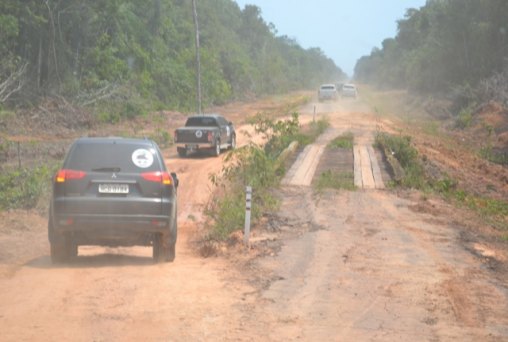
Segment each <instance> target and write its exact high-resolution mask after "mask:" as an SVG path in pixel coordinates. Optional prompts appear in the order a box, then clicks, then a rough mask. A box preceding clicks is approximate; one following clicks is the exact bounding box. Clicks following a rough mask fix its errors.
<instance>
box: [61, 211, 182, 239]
mask: <svg viewBox="0 0 508 342" xmlns="http://www.w3.org/2000/svg"><path fill="white" fill-rule="evenodd" d="M53 222H54V223H53V234H55V235H57V236H62V235H63V236H66V237H68V238H70V239H71V240H72V241H73V242H74V243H76V244H78V245H87V244H89V245H103V246H135V245H150V244H151V241H153V238H154V236H155V234H159V233H161V234H171V233H172V231H173V230H174V229H176V227H172V226H171V225H172V224H173V222H172V221H171V216H140V215H121V216H120V215H82V214H81V215H55V216H54V220H53Z"/></svg>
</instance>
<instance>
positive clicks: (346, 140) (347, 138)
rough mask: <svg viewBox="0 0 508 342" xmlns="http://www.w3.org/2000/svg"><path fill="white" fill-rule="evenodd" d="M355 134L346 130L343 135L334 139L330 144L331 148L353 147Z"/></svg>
mask: <svg viewBox="0 0 508 342" xmlns="http://www.w3.org/2000/svg"><path fill="white" fill-rule="evenodd" d="M354 139H355V138H354V135H353V133H351V132H346V133H344V134H342V135H341V136H338V137H337V138H335V139H333V140H332V141H331V142H330V143H329V144H328V146H330V147H331V148H347V149H352V148H353V144H354Z"/></svg>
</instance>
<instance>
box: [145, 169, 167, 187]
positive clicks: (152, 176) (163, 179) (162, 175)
mask: <svg viewBox="0 0 508 342" xmlns="http://www.w3.org/2000/svg"><path fill="white" fill-rule="evenodd" d="M141 177H142V178H143V179H144V180H146V181H149V182H157V183H161V184H164V185H171V184H173V178H172V177H171V176H170V174H169V173H167V172H160V171H155V172H144V173H142V174H141Z"/></svg>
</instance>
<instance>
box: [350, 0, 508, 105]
mask: <svg viewBox="0 0 508 342" xmlns="http://www.w3.org/2000/svg"><path fill="white" fill-rule="evenodd" d="M500 77H501V78H503V79H504V82H499V78H500ZM355 78H356V79H357V80H360V81H362V82H366V83H371V84H376V85H378V86H381V87H386V88H394V87H396V88H407V89H411V90H415V91H418V92H423V93H427V94H438V93H441V94H451V95H453V96H454V97H455V99H457V98H462V99H464V98H466V101H465V102H468V101H471V100H472V99H473V98H474V97H478V96H481V97H483V100H489V99H490V98H496V97H501V100H502V101H503V102H505V104H506V105H508V96H506V94H508V85H507V84H508V1H506V0H427V2H426V5H425V6H423V7H421V8H420V9H408V10H407V12H406V15H405V17H404V18H403V19H402V20H400V21H398V33H397V35H396V37H395V38H390V39H386V40H384V41H383V43H382V47H381V48H375V49H374V50H373V51H372V53H371V54H370V55H369V56H364V57H362V58H361V59H359V60H358V62H357V64H356V67H355ZM496 87H497V88H496ZM503 94H504V95H503Z"/></svg>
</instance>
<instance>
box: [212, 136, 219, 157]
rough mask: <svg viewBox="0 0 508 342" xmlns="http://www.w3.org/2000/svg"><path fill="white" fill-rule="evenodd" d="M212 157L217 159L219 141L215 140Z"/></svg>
mask: <svg viewBox="0 0 508 342" xmlns="http://www.w3.org/2000/svg"><path fill="white" fill-rule="evenodd" d="M213 155H214V156H216V157H218V156H219V155H220V142H219V140H217V141H216V142H215V147H214V149H213Z"/></svg>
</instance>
